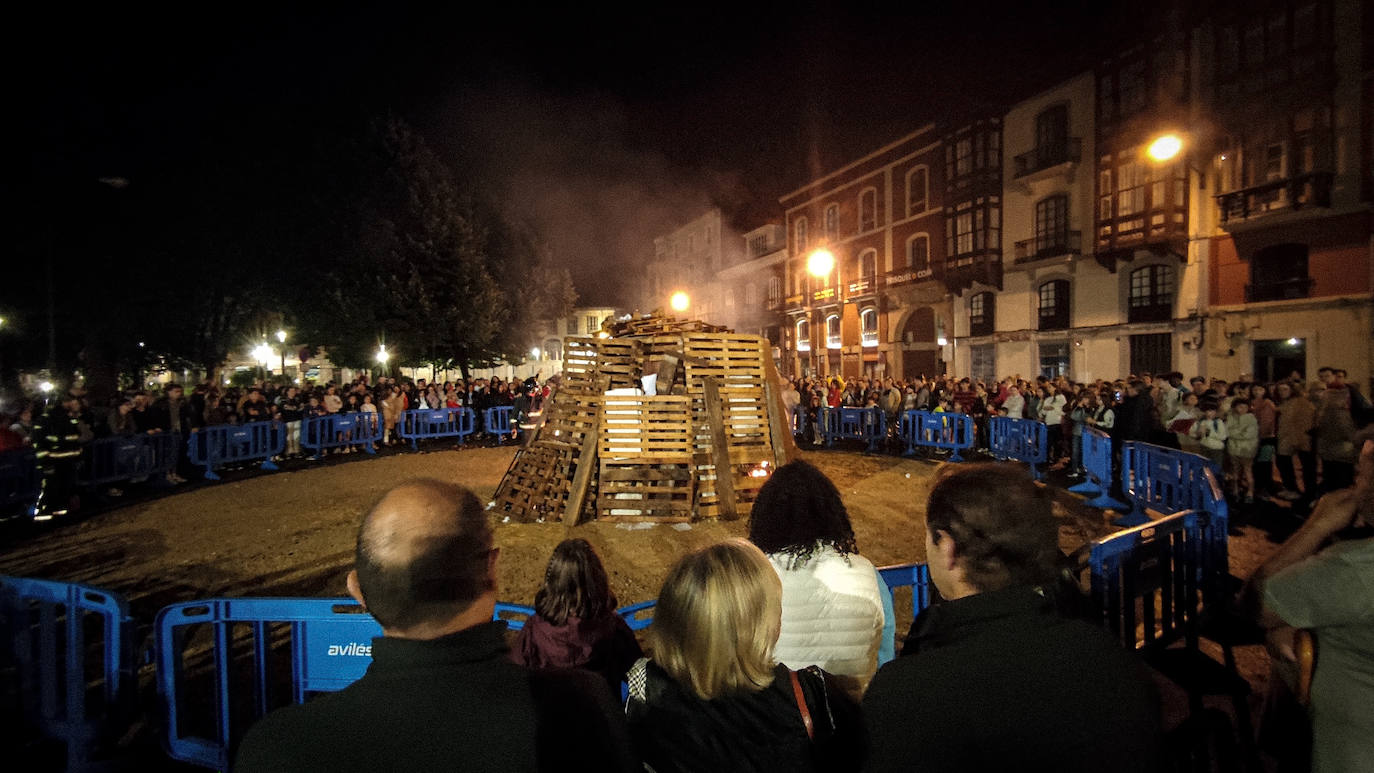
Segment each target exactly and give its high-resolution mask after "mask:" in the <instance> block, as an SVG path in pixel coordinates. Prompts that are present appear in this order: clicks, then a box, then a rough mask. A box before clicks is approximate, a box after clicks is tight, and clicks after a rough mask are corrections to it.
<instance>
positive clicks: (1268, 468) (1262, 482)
mask: <svg viewBox="0 0 1374 773" xmlns="http://www.w3.org/2000/svg"><path fill="white" fill-rule="evenodd" d="M1250 413H1251V414H1252V415H1254V417H1255V421H1256V422H1257V423H1258V425H1259V451H1258V452H1257V454H1256V456H1255V462H1254V464H1253V465H1251V467H1252V468H1253V477H1254V479H1255V493H1256V495H1257V496H1262V497H1267V496H1269V495H1270V494H1272V493H1273V491H1274V449H1275V448H1276V447H1277V446H1278V426H1279V425H1278V418H1279V413H1278V406H1277V405H1275V404H1274V401H1273V400H1270V399H1269V390H1268V389H1267V388H1266V387H1265V386H1264V385H1263V384H1252V385H1251V386H1250Z"/></svg>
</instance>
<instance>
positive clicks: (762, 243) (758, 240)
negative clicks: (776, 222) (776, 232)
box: [749, 234, 768, 258]
mask: <svg viewBox="0 0 1374 773" xmlns="http://www.w3.org/2000/svg"><path fill="white" fill-rule="evenodd" d="M766 252H768V237H767V236H766V235H762V234H760V235H759V236H754V237H751V238H750V239H749V254H750V255H753V256H754V257H756V258H757V257H758V256H760V255H762V254H764V253H766Z"/></svg>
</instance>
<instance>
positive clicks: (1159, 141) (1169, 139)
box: [1145, 132, 1183, 163]
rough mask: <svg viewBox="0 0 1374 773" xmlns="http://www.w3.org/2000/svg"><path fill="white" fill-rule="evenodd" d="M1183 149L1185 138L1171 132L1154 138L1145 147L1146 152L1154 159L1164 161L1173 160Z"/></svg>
mask: <svg viewBox="0 0 1374 773" xmlns="http://www.w3.org/2000/svg"><path fill="white" fill-rule="evenodd" d="M1182 150H1183V138H1182V137H1180V136H1178V135H1177V134H1174V133H1173V132H1170V133H1168V134H1161V135H1159V136H1158V137H1156V138H1154V140H1152V141H1151V142H1150V144H1149V146H1148V147H1147V148H1145V154H1146V155H1147V156H1149V157H1150V158H1151V159H1152V160H1154V161H1158V162H1160V163H1163V162H1165V161H1172V160H1173V159H1174V158H1175V157H1176V156H1177V155H1178V154H1179V152H1180V151H1182Z"/></svg>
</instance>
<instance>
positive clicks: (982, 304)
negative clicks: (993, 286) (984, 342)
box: [968, 292, 996, 336]
mask: <svg viewBox="0 0 1374 773" xmlns="http://www.w3.org/2000/svg"><path fill="white" fill-rule="evenodd" d="M995 303H996V297H995V296H994V295H993V294H992V293H987V292H983V293H977V294H976V295H973V296H971V297H970V298H969V299H968V334H969V335H971V336H985V335H992V330H993V326H994V318H993V310H994V304H995Z"/></svg>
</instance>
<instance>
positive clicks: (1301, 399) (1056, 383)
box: [783, 367, 1374, 504]
mask: <svg viewBox="0 0 1374 773" xmlns="http://www.w3.org/2000/svg"><path fill="white" fill-rule="evenodd" d="M1346 377H1347V375H1346V372H1345V371H1344V370H1343V369H1341V368H1335V367H1322V368H1320V369H1319V370H1318V371H1317V378H1318V380H1317V381H1315V382H1313V383H1311V384H1308V383H1306V382H1305V381H1304V380H1303V378H1302V375H1301V374H1299V373H1293V374H1290V376H1289V377H1287V378H1284V379H1281V380H1278V381H1274V382H1270V383H1264V382H1258V381H1253V380H1251V379H1248V378H1242V379H1241V380H1237V381H1234V382H1227V381H1226V380H1225V379H1220V378H1213V379H1206V378H1203V377H1201V376H1196V377H1193V378H1192V379H1189V380H1188V381H1186V382H1185V381H1184V376H1183V374H1182V373H1178V372H1174V373H1164V374H1159V375H1151V374H1149V373H1144V374H1140V375H1139V376H1131V377H1128V378H1124V379H1117V380H1115V381H1104V380H1098V381H1094V382H1091V383H1079V382H1073V381H1071V380H1069V379H1068V378H1065V377H1063V376H1060V377H1058V378H1054V379H1051V378H1048V377H1046V376H1040V377H1037V378H1035V379H1033V380H1027V379H1022V378H1006V379H1002V380H1000V381H996V382H992V383H987V382H984V381H983V380H981V379H970V378H962V379H957V380H956V379H953V378H946V377H940V378H936V379H926V378H916V379H910V380H906V379H892V378H887V379H865V378H857V379H851V380H849V381H845V380H843V379H840V378H836V377H830V378H826V379H820V378H805V379H794V380H792V381H791V382H790V383H789V385H788V387H787V388H786V389H785V390H784V392H783V402H784V404H785V405H787V406H788V408H789V410H791V411H792V412H793V415H794V416H795V417H796V420H795V423H794V426H796V427H797V428H798V430H799V431H800V434H801V435H802V437H803V438H804V439H805V440H808V441H810V442H812V443H815V444H819V443H821V442H822V441H821V431H820V421H821V417H820V413H821V408H822V407H823V406H828V407H831V408H838V407H870V408H877V409H880V410H882V411H883V412H884V413H885V414H886V415H887V425H888V429H889V432H891V433H893V434H895V432H896V429H897V426H898V417H899V415H900V414H902V413H904V412H906V411H910V410H922V411H933V412H953V413H960V414H966V415H969V416H971V417H973V420H974V425H975V428H976V440H975V447H976V448H980V449H987V447H988V434H987V431H988V430H987V427H988V422H987V419H988V418H989V417H992V416H1009V417H1012V418H1018V419H1031V420H1035V421H1040V422H1044V423H1045V425H1046V426H1047V428H1048V431H1047V435H1048V442H1049V454H1048V455H1049V461H1050V464H1051V467H1052V468H1053V469H1064V470H1066V472H1067V474H1068V475H1069V477H1071V478H1075V477H1081V476H1082V475H1083V472H1084V471H1083V462H1082V436H1083V430H1084V428H1089V427H1090V428H1093V429H1097V430H1100V431H1103V432H1106V433H1107V434H1109V435H1110V436H1111V437H1112V438H1114V439H1117V440H1122V441H1125V440H1140V441H1145V442H1149V443H1155V444H1158V445H1164V446H1169V447H1172V448H1179V449H1182V450H1185V451H1190V452H1192V453H1197V454H1202V455H1204V456H1207V457H1209V458H1210V459H1212V461H1214V462H1215V463H1216V464H1217V465H1218V466H1219V467H1221V468H1222V469H1224V471H1225V476H1226V486H1227V489H1228V494H1229V495H1230V496H1231V498H1232V499H1233V501H1235V502H1236V503H1237V504H1251V503H1254V502H1255V500H1256V499H1257V498H1261V499H1262V498H1265V497H1269V496H1275V497H1278V498H1280V499H1285V500H1288V501H1297V500H1304V501H1305V502H1308V503H1310V501H1311V500H1312V499H1314V498H1315V496H1316V495H1317V494H1318V493H1321V492H1324V491H1335V490H1339V489H1343V488H1346V487H1348V486H1349V485H1350V483H1351V481H1352V480H1353V476H1354V462H1355V456H1356V449H1355V447H1354V443H1353V438H1354V436H1355V432H1356V431H1357V430H1358V429H1359V428H1361V427H1363V426H1365V425H1367V424H1369V423H1370V422H1371V421H1372V420H1374V412H1372V411H1371V408H1370V403H1369V401H1368V400H1367V399H1366V398H1365V397H1364V395H1363V394H1361V392H1360V390H1359V388H1358V387H1357V386H1355V385H1354V384H1351V383H1349V382H1348V381H1346ZM1275 472H1277V480H1276V476H1275ZM1299 481H1301V482H1299ZM1319 481H1320V482H1319Z"/></svg>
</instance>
